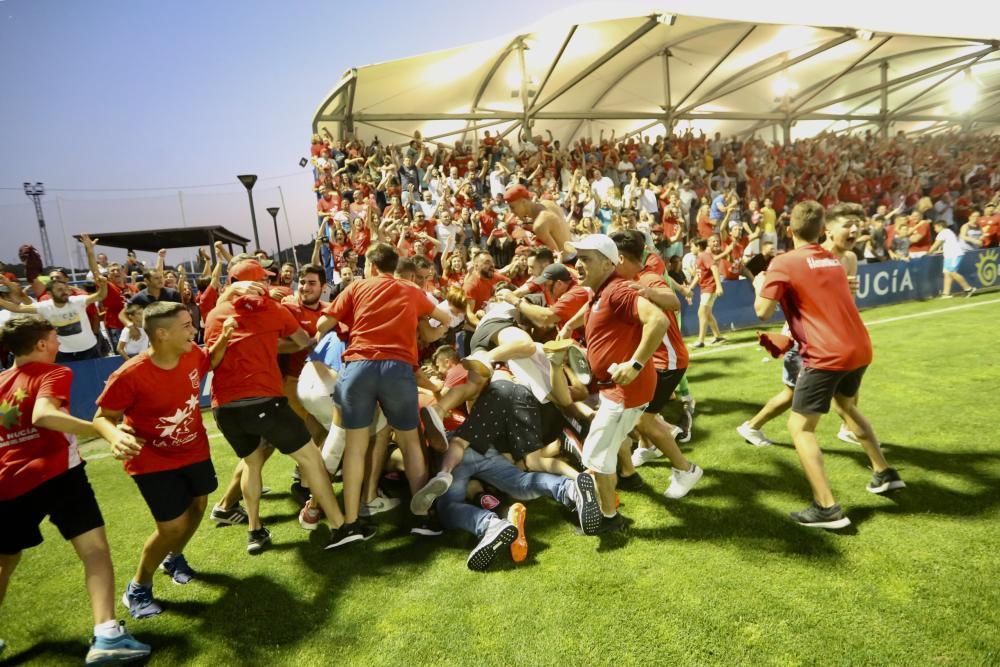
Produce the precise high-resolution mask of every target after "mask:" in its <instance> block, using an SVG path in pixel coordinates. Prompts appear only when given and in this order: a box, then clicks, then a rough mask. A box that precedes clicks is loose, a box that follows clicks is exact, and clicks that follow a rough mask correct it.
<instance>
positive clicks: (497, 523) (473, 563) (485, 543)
mask: <svg viewBox="0 0 1000 667" xmlns="http://www.w3.org/2000/svg"><path fill="white" fill-rule="evenodd" d="M516 539H517V526H515V525H514V524H512V523H511V522H510V521H504V520H503V519H501V518H500V517H493V518H492V519H490V523H489V525H488V526H487V527H486V533H485V534H484V535H483V538H482V539H481V540H479V544H477V545H476V548H475V549H473V550H472V551H471V552H470V553H469V558H468V560H466V561H465V564H466V565H468V567H469V569H470V570H472V571H474V572H482V571H483V570H485V569H486V568H488V567H489V566H490V563H492V562H493V561H494V560H495V559H496V557H497V556H498V555H499V554H500V552H501V551H509V548H510V545H511V544H513V543H514V540H516Z"/></svg>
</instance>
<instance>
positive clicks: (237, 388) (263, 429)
mask: <svg viewBox="0 0 1000 667" xmlns="http://www.w3.org/2000/svg"><path fill="white" fill-rule="evenodd" d="M269 275H273V274H271V273H270V272H269V271H266V270H265V269H264V267H262V266H261V265H260V263H259V262H258V261H257V260H256V259H249V258H247V259H241V260H240V261H238V262H236V263H235V264H233V265H232V266H230V268H229V280H230V282H237V281H248V282H252V283H256V285H255V287H256V291H257V292H259V293H256V294H254V293H248V294H244V295H240V296H236V297H235V298H231V299H229V298H223V299H222V300H221V301H220V302H219V305H217V306H216V307H215V309H214V310H212V312H211V313H210V314H209V316H208V319H207V320H206V321H205V342H206V344H207V345H209V346H210V347H212V346H214V345H215V343H216V341H217V340H218V339H219V338H220V337H221V336H223V335H224V334H223V331H224V323H225V322H226V320H227V319H228V318H229V317H235V318H236V322H237V328H236V330H235V332H234V333H233V335H232V340H231V341H230V343H229V345H228V346H226V354H225V357H224V358H223V360H222V363H221V364H219V367H218V369H217V370H216V372H215V373H214V374H213V376H212V406H213V407H214V409H215V422H216V423H217V424H218V425H219V430H220V431H222V434H223V435H224V436H225V437H226V440H228V441H229V444H230V445H231V446H232V448H233V450H234V451H235V452H236V455H237V456H239V457H240V459H242V461H243V464H244V466H245V468H244V470H243V473H242V478H241V480H240V486H241V489H242V491H243V499H244V500H245V501H246V508H247V514H248V516H249V529H250V532H249V535H248V536H247V552H248V553H250V554H256V553H259V552H260V551H262V550H263V549H264V547H265V546H266V545H267V544H268V543H270V541H271V533H270V532H269V531H268V530H267V528H265V527H264V526H263V525H262V524H261V522H260V493H261V469H262V468H263V466H264V463H265V461H266V460H267V457H268V451H267V448H266V447H264V446H263V445H262V444H261V439H264V440H266V441H267V443H268V444H270V445H272V446H273V447H274V448H275V449H277V450H278V451H279V452H281V453H282V454H287V455H288V456H291V457H292V458H293V459H295V463H297V464H298V466H299V469H300V471H301V473H302V477H303V478H304V479H305V481H306V483H307V484H308V485H309V489H310V491H312V494H313V498H314V499H315V500H316V501H317V502H318V503H319V506H320V508H322V510H323V513H324V514H325V515H326V517H327V519H328V520H329V521H330V522H331V524H332V525H333V526H334V527H338V526H339V525H340V522H341V516H342V515H341V513H340V507H339V506H338V505H337V499H336V498H335V497H334V495H333V488H332V487H331V486H330V476H329V475H328V474H327V472H326V468H325V467H324V466H323V459H322V458H321V457H320V453H319V448H318V447H317V446H315V445H314V444H312V438H311V437H310V435H309V431H308V430H307V429H306V427H305V425H303V423H302V420H301V419H299V417H298V415H296V414H295V413H294V412H292V409H291V408H290V407H288V399H287V398H285V395H284V389H283V383H282V378H281V371H280V370H279V369H278V360H277V356H278V351H279V349H280V350H282V351H288V352H294V351H297V350H300V349H302V348H305V347H309V346H310V345H311V344H312V341H311V340H310V338H309V335H308V334H307V333H306V332H305V331H303V330H302V327H301V325H300V324H299V322H298V320H296V319H295V318H294V317H293V316H292V314H291V313H290V312H288V310H286V309H285V308H282V307H281V305H280V304H279V303H278V302H277V301H275V300H273V299H271V298H270V297H269V296H267V295H266V294H265V290H266V281H267V279H268V277H269ZM223 296H224V297H225V296H226V295H223ZM279 341H280V345H279Z"/></svg>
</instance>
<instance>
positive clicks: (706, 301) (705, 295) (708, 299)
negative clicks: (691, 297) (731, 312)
mask: <svg viewBox="0 0 1000 667" xmlns="http://www.w3.org/2000/svg"><path fill="white" fill-rule="evenodd" d="M716 294H717V292H702V293H701V298H700V299H699V300H698V303H699V304H701V305H702V306H711V305H712V304H713V303H715V298H716V296H715V295H716Z"/></svg>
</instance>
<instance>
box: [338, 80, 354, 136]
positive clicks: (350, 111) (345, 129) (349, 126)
mask: <svg viewBox="0 0 1000 667" xmlns="http://www.w3.org/2000/svg"><path fill="white" fill-rule="evenodd" d="M351 72H352V74H353V76H352V77H351V84H350V88H348V89H347V107H346V108H345V113H344V116H345V118H344V122H343V123H341V124H340V125H339V126H338V130H339V134H340V138H341V139H346V138H347V137H345V136H344V135H345V134H349V135H350V138H351V139H352V140H353V139H354V91H355V90H357V88H358V71H357V70H351Z"/></svg>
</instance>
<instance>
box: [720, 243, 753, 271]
mask: <svg viewBox="0 0 1000 667" xmlns="http://www.w3.org/2000/svg"><path fill="white" fill-rule="evenodd" d="M729 245H730V246H732V247H733V251H732V252H731V253H729V257H727V258H726V259H724V260H723V261H722V269H723V271H722V274H723V277H724V278H725V279H726V280H739V279H740V276H741V275H742V274H741V273H740V271H741V270H742V269H743V252H744V251H745V250H746V249H747V238H746V237H745V236H741V237H740V238H739V240H734V241H730V242H729ZM727 247H728V246H727Z"/></svg>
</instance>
